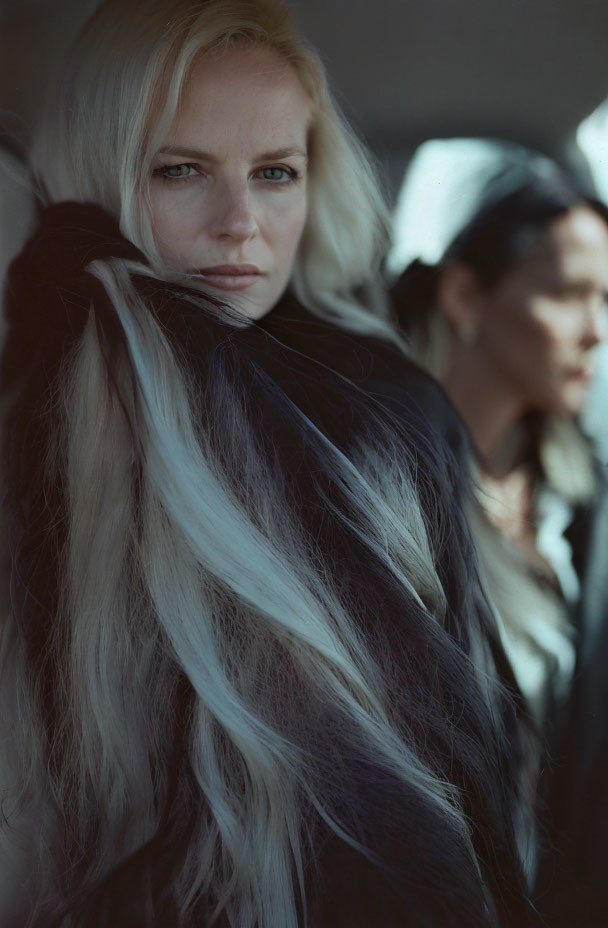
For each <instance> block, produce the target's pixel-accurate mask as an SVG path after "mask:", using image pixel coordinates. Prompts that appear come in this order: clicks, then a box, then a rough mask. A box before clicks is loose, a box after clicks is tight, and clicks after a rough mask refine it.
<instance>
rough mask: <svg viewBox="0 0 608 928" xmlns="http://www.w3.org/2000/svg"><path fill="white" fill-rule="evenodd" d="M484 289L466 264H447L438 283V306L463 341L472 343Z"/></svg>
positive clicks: (476, 334) (477, 324)
mask: <svg viewBox="0 0 608 928" xmlns="http://www.w3.org/2000/svg"><path fill="white" fill-rule="evenodd" d="M483 303H484V300H483V290H482V288H481V285H480V283H479V280H478V278H477V276H476V274H475V272H474V271H473V270H472V268H470V267H468V266H467V265H466V264H462V263H459V262H455V263H454V264H448V265H447V266H446V267H445V268H444V269H443V271H442V273H441V275H440V277H439V281H438V284H437V306H438V309H439V310H440V312H441V313H442V314H443V316H444V317H445V318H446V319H447V321H448V323H449V324H450V326H451V328H452V329H453V330H454V332H455V333H456V334H457V336H458V337H459V338H460V340H461V341H462V342H463V344H465V345H468V346H470V345H473V344H475V342H476V341H477V338H478V335H479V327H480V325H481V321H482V310H483Z"/></svg>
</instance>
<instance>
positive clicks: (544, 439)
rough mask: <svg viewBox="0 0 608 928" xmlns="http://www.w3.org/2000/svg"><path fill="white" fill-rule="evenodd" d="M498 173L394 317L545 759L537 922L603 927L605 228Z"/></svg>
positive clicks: (398, 289)
mask: <svg viewBox="0 0 608 928" xmlns="http://www.w3.org/2000/svg"><path fill="white" fill-rule="evenodd" d="M501 161H502V165H501V166H500V164H501ZM495 164H496V166H495V169H494V176H491V172H488V168H487V165H486V166H484V172H485V179H484V183H483V184H482V185H481V188H480V189H478V190H477V191H472V202H473V203H475V205H474V206H472V207H470V215H469V218H468V221H467V222H465V223H464V225H463V227H462V228H461V229H460V230H459V231H458V232H457V233H456V234H455V235H454V238H453V239H452V241H451V242H450V243H449V244H448V245H447V247H446V249H445V252H444V254H443V256H442V257H441V259H440V260H439V261H438V262H437V263H436V264H426V263H423V262H422V261H420V260H416V261H414V262H413V263H412V264H410V265H409V267H408V268H407V269H406V271H405V272H404V273H403V275H402V276H401V278H400V279H399V281H398V282H397V284H396V285H395V289H394V297H395V305H396V307H397V311H398V313H399V318H400V323H401V326H402V329H403V330H404V331H406V332H407V333H408V335H409V338H410V341H411V344H412V347H413V353H414V356H415V357H417V359H418V360H420V361H421V362H422V363H423V365H424V366H426V367H427V368H428V369H429V370H431V371H432V372H433V373H434V374H435V375H436V376H437V377H438V379H439V380H440V381H441V383H442V384H443V385H444V387H445V389H446V391H447V393H448V395H449V396H450V398H451V399H452V401H453V403H454V404H455V406H456V408H457V409H458V411H459V412H460V414H461V416H462V418H463V419H464V421H465V423H466V424H467V426H468V429H469V432H470V436H471V439H472V444H473V448H474V452H475V462H476V472H477V505H476V506H474V507H473V509H472V510H471V514H470V518H471V520H472V525H473V529H474V535H475V536H476V540H477V542H478V547H479V550H480V552H481V556H482V560H483V562H484V566H485V569H486V574H487V578H488V582H489V587H490V590H491V593H492V595H493V597H494V599H495V602H496V603H497V606H498V609H499V612H500V616H501V619H502V633H503V641H504V644H505V647H506V650H507V653H508V655H509V657H510V660H511V664H512V667H513V670H514V672H515V675H516V677H517V679H518V682H519V684H520V687H521V689H522V691H523V692H524V694H525V697H526V699H527V702H528V705H529V706H530V708H531V711H532V713H533V715H534V717H535V718H536V720H537V723H538V725H539V727H540V729H541V731H542V733H543V739H542V742H544V745H545V746H548V756H546V755H545V754H544V752H543V748H542V747H541V746H540V745H539V748H538V749H537V750H536V751H534V750H532V751H531V759H530V770H529V780H530V788H531V790H532V791H533V792H534V793H537V804H538V813H539V817H540V823H541V824H540V828H539V834H538V836H537V839H536V840H533V841H532V842H531V846H530V848H529V861H528V864H529V869H530V870H531V871H534V870H538V891H539V894H540V896H541V902H540V904H541V909H543V908H544V909H546V911H547V912H548V913H549V914H550V924H551V925H553V924H556V925H557V924H559V925H562V924H563V925H566V924H569V925H574V924H576V925H580V926H587V925H589V926H592V925H593V926H596V925H599V924H600V923H604V922H603V921H602V919H605V918H606V917H608V894H607V893H606V891H605V879H604V877H603V876H601V874H600V870H601V868H602V867H603V865H602V864H600V863H599V862H600V861H602V860H605V857H606V853H605V851H606V847H607V846H608V845H607V842H606V837H605V835H602V831H601V826H600V827H596V824H595V823H594V817H595V816H597V821H598V822H600V821H603V822H604V823H605V818H606V812H607V810H608V789H607V787H606V783H605V782H603V775H602V773H601V770H603V771H604V772H605V770H606V767H605V764H606V758H607V756H608V755H607V753H606V743H607V738H608V716H607V714H606V708H605V707H606V705H607V702H606V699H605V698H602V696H603V694H604V696H605V692H606V687H605V683H604V682H603V677H604V674H603V671H602V670H601V665H602V655H604V657H605V656H606V655H608V651H607V650H606V630H605V626H606V621H607V619H608V612H607V610H608V582H607V580H606V576H605V568H604V566H603V563H604V558H605V550H606V549H605V545H606V544H607V543H608V514H607V512H606V475H605V473H604V472H603V469H602V468H600V467H599V466H598V465H597V464H596V463H595V461H594V458H593V455H592V451H591V447H590V445H589V443H588V441H587V439H586V438H585V437H584V436H583V434H582V433H581V431H580V429H579V427H578V425H577V416H578V415H579V413H580V412H581V409H582V407H583V404H584V400H585V396H586V393H587V389H588V385H589V380H590V377H591V374H592V371H593V350H594V348H595V347H596V346H597V345H598V344H599V343H600V341H601V340H602V339H603V338H604V335H605V331H606V295H607V292H608V211H607V210H606V208H605V207H604V206H603V205H602V204H600V203H599V202H596V201H594V200H592V199H590V198H588V197H586V196H585V195H583V193H582V192H581V190H580V189H579V188H578V187H577V186H576V184H575V183H574V182H573V181H572V180H570V179H568V178H567V177H565V176H564V175H563V174H562V173H561V172H560V171H558V170H557V168H555V167H554V166H552V165H551V164H550V162H548V161H547V159H544V158H540V157H538V158H537V157H534V156H532V155H530V154H523V155H522V153H521V152H520V151H519V150H512V151H511V153H510V154H505V153H504V152H501V151H500V149H499V155H498V157H497V158H496V162H495ZM488 175H489V179H488ZM475 194H476V199H475ZM598 649H599V650H598ZM602 758H603V761H602V760H601V759H602ZM596 764H599V765H600V767H599V769H595V770H594V767H595V766H596ZM539 778H540V779H541V783H540V786H538V785H537V783H538V780H539ZM545 780H546V782H545ZM543 848H544V850H543ZM537 853H538V854H539V855H540V856H539V859H538V861H537V860H536V856H537Z"/></svg>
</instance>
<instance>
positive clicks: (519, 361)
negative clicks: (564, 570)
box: [439, 206, 608, 547]
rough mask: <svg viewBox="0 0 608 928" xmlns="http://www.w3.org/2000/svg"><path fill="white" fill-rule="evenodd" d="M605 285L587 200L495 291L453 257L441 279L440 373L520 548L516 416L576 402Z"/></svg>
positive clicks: (596, 224)
mask: <svg viewBox="0 0 608 928" xmlns="http://www.w3.org/2000/svg"><path fill="white" fill-rule="evenodd" d="M607 293H608V227H607V226H606V224H605V222H604V221H603V220H602V219H601V218H600V217H599V216H598V215H597V214H596V213H594V212H593V211H592V210H591V209H589V208H587V207H585V206H580V207H575V208H574V209H572V210H570V212H568V213H567V214H565V215H564V216H563V217H560V218H559V219H557V220H556V221H555V222H554V223H552V224H551V225H550V226H549V228H548V229H547V231H546V232H545V233H544V234H543V235H542V236H541V237H540V238H539V239H538V241H537V242H536V243H535V244H534V245H533V247H532V248H531V249H530V250H529V251H528V253H527V254H526V255H524V256H523V257H522V258H521V259H520V260H519V261H518V262H516V263H515V264H514V265H513V267H512V268H511V269H510V270H509V271H508V272H507V273H506V275H505V276H504V277H503V278H502V279H501V280H500V281H499V282H498V284H497V285H496V286H495V287H494V288H492V289H491V290H489V291H488V290H484V289H483V287H481V286H480V284H479V283H478V281H477V279H476V278H475V276H474V274H473V272H472V271H471V270H470V269H469V268H466V267H464V266H463V265H458V264H455V265H454V266H453V267H452V268H448V269H447V270H446V271H445V272H444V275H443V277H442V280H441V282H440V288H439V302H440V306H441V308H442V311H443V312H444V314H445V315H446V317H447V319H448V321H449V323H450V336H449V338H450V342H449V351H448V355H449V361H448V365H447V368H446V371H445V373H444V376H443V378H442V380H443V383H444V386H445V387H446V390H447V392H448V394H449V395H450V397H451V399H452V401H453V402H454V404H455V406H456V408H457V409H458V410H459V412H460V414H461V415H462V417H463V419H464V421H465V422H466V423H467V425H468V427H469V430H470V433H471V436H472V439H473V442H474V444H475V447H476V449H477V452H478V455H479V460H480V462H481V464H482V468H483V471H484V473H485V479H486V480H487V483H488V488H489V490H490V491H491V494H492V496H493V497H494V498H498V499H499V500H500V499H501V498H502V499H503V500H504V504H505V505H504V513H505V515H504V517H503V521H504V522H505V524H502V525H500V526H499V527H500V528H501V529H502V530H503V531H504V532H505V534H508V535H510V536H511V537H512V538H513V539H514V540H519V541H520V543H522V544H525V546H526V547H530V546H531V542H532V537H531V532H532V530H531V526H530V522H529V511H530V506H531V500H532V486H531V480H530V479H526V478H525V477H524V476H522V474H525V471H522V470H521V468H520V465H521V464H522V462H523V461H524V460H525V451H526V448H525V445H524V444H523V442H524V440H525V436H524V435H523V434H522V432H521V426H520V423H521V421H522V417H523V416H524V415H525V414H526V413H528V412H530V411H534V410H536V411H538V412H541V413H547V414H556V415H559V416H566V417H573V416H576V415H577V414H578V413H579V412H580V411H581V409H582V406H583V403H584V400H585V396H586V393H587V389H588V386H589V380H590V377H591V374H592V370H593V349H594V348H595V347H596V346H597V345H598V344H599V343H600V342H601V341H602V339H603V338H604V337H605V335H606V295H607ZM467 332H468V333H471V332H473V333H474V337H473V338H467V337H466V334H467ZM463 335H464V337H463Z"/></svg>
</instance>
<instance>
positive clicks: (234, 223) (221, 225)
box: [209, 181, 258, 243]
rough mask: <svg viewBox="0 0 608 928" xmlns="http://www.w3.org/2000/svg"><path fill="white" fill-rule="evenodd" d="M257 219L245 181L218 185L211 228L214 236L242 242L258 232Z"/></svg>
mask: <svg viewBox="0 0 608 928" xmlns="http://www.w3.org/2000/svg"><path fill="white" fill-rule="evenodd" d="M257 228H258V227H257V221H256V217H255V213H254V209H253V204H252V202H251V197H250V191H249V188H248V185H247V183H246V182H245V181H239V182H232V183H224V184H221V185H218V189H217V191H216V201H215V204H214V207H213V215H212V217H211V220H210V224H209V229H210V232H211V235H212V236H213V237H214V238H219V239H226V240H232V241H234V242H237V243H240V242H245V241H247V239H249V238H252V236H254V235H255V234H256V232H257Z"/></svg>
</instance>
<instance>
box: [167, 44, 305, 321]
mask: <svg viewBox="0 0 608 928" xmlns="http://www.w3.org/2000/svg"><path fill="white" fill-rule="evenodd" d="M310 123H311V102H310V98H309V96H308V94H307V93H306V91H305V90H304V88H303V86H302V84H301V82H300V80H299V77H298V75H297V73H296V72H295V70H294V68H293V67H292V66H291V65H290V64H289V63H287V62H286V61H284V60H283V59H281V58H280V57H279V55H278V54H277V53H275V52H274V51H271V50H268V49H264V48H262V47H256V46H253V45H250V46H248V45H244V44H241V45H235V46H233V47H230V48H228V49H225V50H223V51H217V52H213V53H211V54H208V55H206V56H204V57H203V58H201V59H200V60H199V61H198V62H197V63H196V64H195V66H194V68H193V69H192V72H191V73H190V75H189V77H188V78H187V81H186V84H185V87H184V93H183V96H182V101H181V104H180V107H179V110H178V112H177V114H176V118H175V120H174V122H173V125H172V127H171V129H170V132H169V134H168V136H167V138H166V139H165V140H164V142H163V144H162V146H161V148H160V150H159V151H158V152H157V154H156V157H155V159H154V165H153V175H152V178H151V183H150V201H151V220H152V227H153V230H154V234H155V238H156V242H157V246H158V248H159V252H160V254H161V257H162V259H163V261H164V262H165V264H166V265H167V267H169V268H170V269H172V270H177V271H180V272H184V273H187V274H189V275H191V276H192V279H193V281H196V283H197V284H198V285H199V286H202V287H203V288H204V289H206V290H208V291H209V293H210V294H212V295H213V296H216V297H218V298H220V299H222V300H224V301H225V302H227V303H229V304H230V305H232V306H234V307H236V308H237V309H239V310H241V311H242V312H243V313H245V314H246V315H247V316H249V317H250V318H254V319H259V318H261V317H262V316H264V315H265V314H266V313H267V312H269V311H270V309H272V307H273V306H274V305H275V304H276V303H277V302H278V300H279V299H280V297H281V296H282V294H283V292H284V291H285V289H286V287H287V285H288V282H289V279H290V277H291V274H292V271H293V265H294V261H295V257H296V254H297V250H298V246H299V244H300V240H301V237H302V233H303V231H304V227H305V225H306V219H307V170H308V135H309V128H310Z"/></svg>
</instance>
